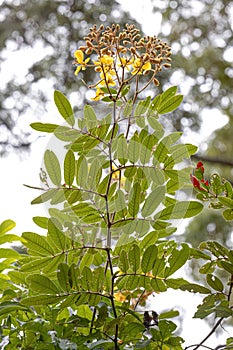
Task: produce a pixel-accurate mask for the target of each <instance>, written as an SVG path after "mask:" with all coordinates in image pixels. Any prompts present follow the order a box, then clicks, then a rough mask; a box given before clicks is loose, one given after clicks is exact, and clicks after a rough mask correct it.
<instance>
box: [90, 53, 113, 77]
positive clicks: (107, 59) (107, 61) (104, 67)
mask: <svg viewBox="0 0 233 350" xmlns="http://www.w3.org/2000/svg"><path fill="white" fill-rule="evenodd" d="M93 62H94V65H95V66H97V67H96V68H95V71H96V72H101V71H104V72H105V73H108V72H110V73H111V74H112V75H114V74H115V71H114V70H113V69H112V68H113V57H112V56H109V55H103V56H101V57H99V60H98V61H93Z"/></svg>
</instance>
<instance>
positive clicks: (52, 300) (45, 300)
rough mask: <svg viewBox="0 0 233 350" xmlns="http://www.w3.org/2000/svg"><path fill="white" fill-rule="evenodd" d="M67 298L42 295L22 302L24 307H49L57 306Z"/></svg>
mask: <svg viewBox="0 0 233 350" xmlns="http://www.w3.org/2000/svg"><path fill="white" fill-rule="evenodd" d="M65 297H66V296H65V295H62V296H61V295H48V294H41V295H38V296H33V297H28V298H24V299H22V300H21V304H23V305H28V306H31V305H49V304H57V303H59V302H60V301H62V300H63V299H64V298H65Z"/></svg>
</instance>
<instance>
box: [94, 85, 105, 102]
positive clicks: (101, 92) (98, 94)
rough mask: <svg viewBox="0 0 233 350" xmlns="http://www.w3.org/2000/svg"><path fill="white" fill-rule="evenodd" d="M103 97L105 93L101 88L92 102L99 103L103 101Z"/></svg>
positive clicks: (97, 90)
mask: <svg viewBox="0 0 233 350" xmlns="http://www.w3.org/2000/svg"><path fill="white" fill-rule="evenodd" d="M101 97H104V92H103V91H102V90H101V89H100V88H97V89H96V94H95V97H92V98H91V100H93V101H99V100H100V99H101Z"/></svg>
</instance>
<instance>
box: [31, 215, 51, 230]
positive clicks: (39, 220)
mask: <svg viewBox="0 0 233 350" xmlns="http://www.w3.org/2000/svg"><path fill="white" fill-rule="evenodd" d="M32 220H33V221H34V223H35V224H36V225H37V226H39V227H41V228H45V229H47V228H48V220H49V219H48V218H46V217H44V216H34V217H33V218H32Z"/></svg>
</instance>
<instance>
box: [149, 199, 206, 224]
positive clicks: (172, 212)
mask: <svg viewBox="0 0 233 350" xmlns="http://www.w3.org/2000/svg"><path fill="white" fill-rule="evenodd" d="M202 209H203V204H201V203H200V202H196V201H191V202H188V201H183V202H177V203H176V204H172V205H169V206H168V207H167V208H165V209H163V210H161V211H160V212H159V213H157V214H156V215H155V219H159V220H169V219H182V218H191V217H193V216H196V215H197V214H199V213H200V212H201V211H202Z"/></svg>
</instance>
